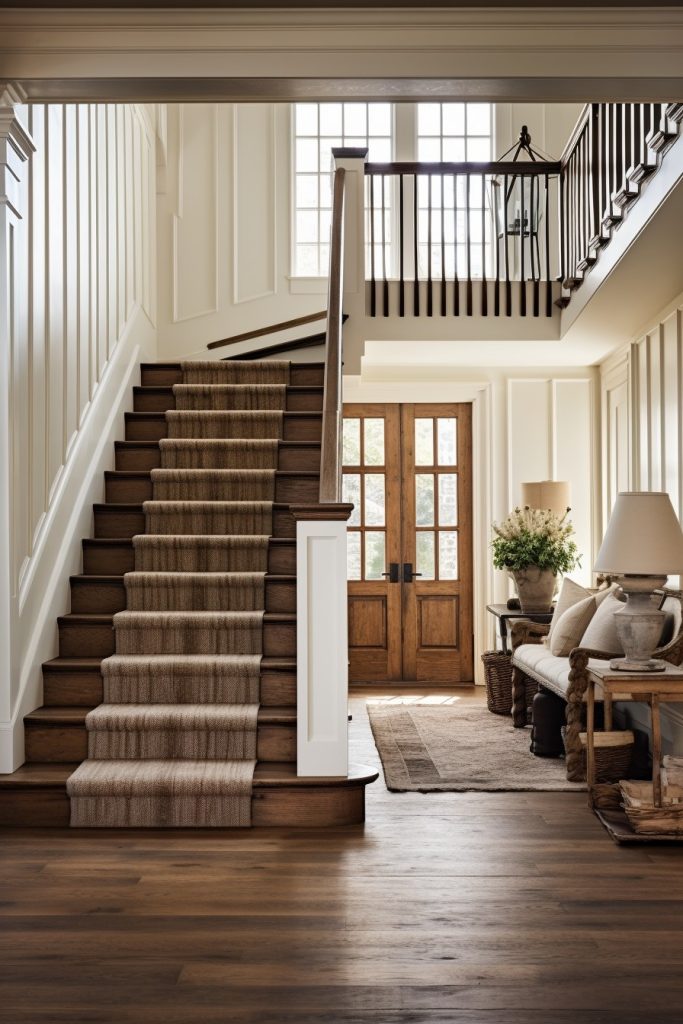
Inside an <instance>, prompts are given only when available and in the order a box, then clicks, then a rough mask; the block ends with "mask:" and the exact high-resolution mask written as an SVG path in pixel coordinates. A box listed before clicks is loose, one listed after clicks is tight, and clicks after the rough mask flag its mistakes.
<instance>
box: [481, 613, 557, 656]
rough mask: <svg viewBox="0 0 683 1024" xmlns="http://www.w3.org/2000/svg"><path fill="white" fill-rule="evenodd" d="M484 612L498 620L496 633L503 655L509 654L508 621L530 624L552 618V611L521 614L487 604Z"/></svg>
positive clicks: (548, 620)
mask: <svg viewBox="0 0 683 1024" xmlns="http://www.w3.org/2000/svg"><path fill="white" fill-rule="evenodd" d="M486 611H487V612H490V613H491V615H495V617H496V618H497V619H498V631H499V634H500V642H501V645H502V650H503V654H509V653H510V651H509V650H508V620H509V619H531V621H532V622H550V620H551V619H552V617H553V609H551V610H550V611H549V612H523V611H522V610H521V608H508V606H507V605H506V604H487V605H486Z"/></svg>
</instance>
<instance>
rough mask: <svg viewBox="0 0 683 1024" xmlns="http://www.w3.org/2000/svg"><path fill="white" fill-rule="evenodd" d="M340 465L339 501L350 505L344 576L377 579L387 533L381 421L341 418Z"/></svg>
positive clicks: (384, 551) (364, 418)
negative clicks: (341, 490) (341, 465)
mask: <svg viewBox="0 0 683 1024" xmlns="http://www.w3.org/2000/svg"><path fill="white" fill-rule="evenodd" d="M342 463H343V466H344V476H343V478H342V479H343V501H348V502H351V503H352V504H353V506H354V508H353V512H352V514H351V518H350V519H349V521H348V533H347V549H346V550H347V576H348V579H350V580H381V579H382V573H383V572H384V563H385V559H386V534H387V522H386V486H385V484H386V465H385V445H384V420H383V419H382V418H380V417H374V416H368V417H365V416H362V417H361V416H351V417H347V418H345V419H344V428H343V433H342Z"/></svg>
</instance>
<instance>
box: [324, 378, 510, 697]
mask: <svg viewBox="0 0 683 1024" xmlns="http://www.w3.org/2000/svg"><path fill="white" fill-rule="evenodd" d="M447 372H449V373H453V368H452V367H449V368H448V371H447ZM465 372H466V371H465ZM343 386H344V402H345V403H347V402H348V403H349V404H357V405H365V404H371V403H381V404H392V403H396V404H405V403H410V404H423V403H424V404H428V405H429V404H437V403H448V402H469V403H471V405H472V602H473V609H472V612H473V628H474V681H475V684H476V685H478V686H483V685H484V672H483V666H482V663H481V655H482V654H483V652H484V651H486V650H490V649H491V648H492V647H493V646H494V645H495V623H494V622H493V621H492V616H491V615H489V614H488V613H487V611H486V605H487V604H491V603H492V602H495V601H498V602H503V603H504V602H505V601H506V600H507V597H508V590H507V581H506V579H505V577H504V575H503V574H502V573H495V571H494V568H493V563H492V561H491V558H490V550H489V545H490V541H491V526H492V524H493V523H494V522H496V521H497V520H499V519H503V518H504V517H505V516H506V515H507V512H508V511H509V509H508V508H507V505H508V473H507V464H506V466H505V471H504V472H500V473H497V474H495V476H494V474H493V460H492V458H491V444H492V441H493V436H494V434H496V435H497V436H498V437H499V438H500V439H501V441H502V439H503V436H504V432H505V422H504V417H505V411H504V410H505V409H506V408H507V401H506V399H507V392H506V386H505V383H504V382H503V381H501V382H496V381H486V380H484V381H482V380H472V381H462V380H444V379H443V378H442V379H441V380H436V379H430V378H425V379H422V380H412V381H407V380H394V381H381V380H379V381H367V382H366V381H362V380H361V378H360V376H356V375H346V376H344V378H343ZM494 397H495V402H494ZM499 410H500V411H499ZM503 450H507V449H506V446H504V447H503Z"/></svg>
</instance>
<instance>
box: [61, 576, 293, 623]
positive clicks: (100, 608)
mask: <svg viewBox="0 0 683 1024" xmlns="http://www.w3.org/2000/svg"><path fill="white" fill-rule="evenodd" d="M125 608H126V588H125V585H124V582H123V577H121V578H120V579H113V580H101V579H98V578H97V577H94V578H90V577H88V576H72V577H71V611H72V613H73V614H79V615H89V614H92V615H113V614H115V613H116V612H121V611H124V610H125ZM266 611H267V612H286V613H287V614H290V613H291V614H293V613H295V612H296V580H269V579H266Z"/></svg>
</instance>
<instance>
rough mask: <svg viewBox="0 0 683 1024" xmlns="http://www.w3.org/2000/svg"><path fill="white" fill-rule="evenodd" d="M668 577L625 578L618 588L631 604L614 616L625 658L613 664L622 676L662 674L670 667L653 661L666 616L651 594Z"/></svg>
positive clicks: (612, 667) (611, 664) (661, 585)
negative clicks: (631, 673)
mask: <svg viewBox="0 0 683 1024" xmlns="http://www.w3.org/2000/svg"><path fill="white" fill-rule="evenodd" d="M666 580H667V577H666V576H623V577H622V578H621V579H620V581H619V585H620V586H621V589H622V590H623V591H624V593H625V594H626V596H627V598H628V600H627V602H626V604H625V605H624V607H623V608H620V609H619V611H618V612H615V613H614V621H615V624H616V627H617V636H618V637H619V640H620V641H621V646H622V647H623V649H624V653H625V655H626V657H624V658H614V659H613V660H612V661H610V668H611V669H618V670H619V671H620V672H663V671H664V670H665V669H666V665H667V663H666V662H665V661H659V660H658V659H656V658H653V657H652V652H653V651H654V650H655V648H656V647H657V644H658V643H659V638H660V637H661V635H662V630H663V629H664V620H665V618H666V615H665V613H664V612H662V611H660V610H659V609H658V608H656V607H655V605H654V604H653V602H652V592H653V591H654V590H657V589H658V588H659V587H663V586H664V584H665V583H666Z"/></svg>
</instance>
